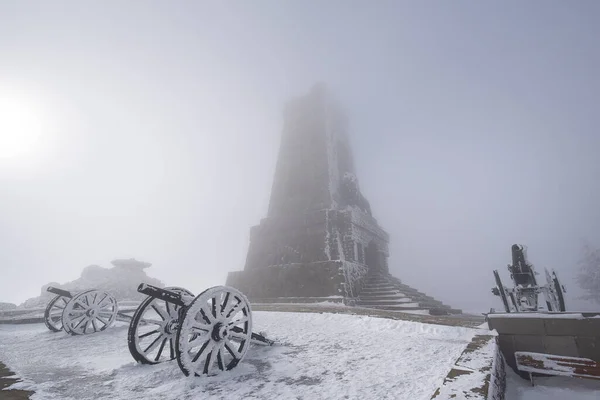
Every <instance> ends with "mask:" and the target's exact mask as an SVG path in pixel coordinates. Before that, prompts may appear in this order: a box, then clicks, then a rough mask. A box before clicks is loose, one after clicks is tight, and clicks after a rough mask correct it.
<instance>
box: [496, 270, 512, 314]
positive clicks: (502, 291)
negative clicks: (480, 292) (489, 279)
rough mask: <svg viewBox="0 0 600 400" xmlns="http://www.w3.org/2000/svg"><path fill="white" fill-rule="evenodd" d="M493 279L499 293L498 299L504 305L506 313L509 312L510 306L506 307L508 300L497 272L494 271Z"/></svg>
mask: <svg viewBox="0 0 600 400" xmlns="http://www.w3.org/2000/svg"><path fill="white" fill-rule="evenodd" d="M494 278H495V279H496V286H497V287H498V291H499V292H500V297H501V298H502V303H503V304H504V309H505V310H506V312H507V313H509V312H510V306H509V305H508V298H507V297H506V290H504V285H503V284H502V280H501V279H500V274H498V271H494Z"/></svg>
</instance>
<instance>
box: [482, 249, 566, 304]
mask: <svg viewBox="0 0 600 400" xmlns="http://www.w3.org/2000/svg"><path fill="white" fill-rule="evenodd" d="M511 251H512V264H509V265H508V271H509V272H510V278H511V280H512V281H513V283H514V287H512V288H507V287H505V286H504V285H503V284H502V280H501V279H500V274H499V273H498V270H494V278H495V280H496V286H495V287H494V288H492V293H493V294H494V295H496V296H500V298H501V299H502V303H503V304H504V309H505V310H506V312H508V313H509V312H523V311H530V312H531V311H538V310H540V309H541V307H540V305H539V298H538V296H539V295H540V294H542V293H543V294H544V297H545V299H546V309H547V311H566V306H565V297H564V293H565V292H566V290H565V287H564V286H563V285H562V284H561V283H560V281H559V280H558V275H557V274H556V271H554V270H552V272H551V273H550V272H548V269H546V268H545V271H546V285H539V284H538V282H537V279H536V275H538V273H537V272H536V271H535V268H534V267H533V265H532V264H531V263H529V262H528V261H527V257H526V249H525V247H524V246H522V245H518V244H514V245H512V247H511Z"/></svg>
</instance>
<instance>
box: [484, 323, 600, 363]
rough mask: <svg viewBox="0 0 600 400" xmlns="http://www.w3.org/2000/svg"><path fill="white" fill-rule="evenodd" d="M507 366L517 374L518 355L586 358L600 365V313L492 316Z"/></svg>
mask: <svg viewBox="0 0 600 400" xmlns="http://www.w3.org/2000/svg"><path fill="white" fill-rule="evenodd" d="M488 324H489V326H490V329H495V330H496V331H497V332H498V335H499V336H498V340H499V344H500V349H501V350H502V353H503V354H504V357H505V359H506V363H507V364H508V365H509V366H510V367H511V368H513V369H514V370H515V371H516V361H515V352H516V351H529V352H533V353H544V354H554V355H558V356H567V357H583V358H589V359H591V360H594V361H597V362H600V313H501V314H489V315H488Z"/></svg>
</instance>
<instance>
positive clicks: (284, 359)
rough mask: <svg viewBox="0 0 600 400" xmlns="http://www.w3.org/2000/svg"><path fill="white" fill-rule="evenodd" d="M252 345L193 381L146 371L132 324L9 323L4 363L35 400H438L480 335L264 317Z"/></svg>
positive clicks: (362, 320)
mask: <svg viewBox="0 0 600 400" xmlns="http://www.w3.org/2000/svg"><path fill="white" fill-rule="evenodd" d="M253 316H254V323H253V324H254V330H255V331H257V332H258V331H262V332H265V333H266V334H267V335H268V337H270V338H273V339H275V340H276V341H277V342H278V344H276V345H274V346H272V347H263V346H253V347H252V348H251V349H250V350H249V351H248V354H247V356H246V358H245V359H244V360H243V361H242V363H240V365H239V366H238V367H237V368H235V369H234V370H232V371H229V372H225V373H221V374H220V375H217V376H213V377H200V378H186V377H184V376H183V374H182V373H181V371H180V370H179V367H178V366H177V363H176V362H174V361H173V362H168V363H164V364H159V365H137V364H136V363H135V362H134V361H133V359H132V358H131V356H130V354H129V351H128V349H127V325H126V324H124V323H119V324H117V326H114V327H111V328H109V329H107V330H106V331H104V332H100V333H96V334H92V335H87V336H69V335H67V334H65V333H63V332H59V333H51V332H49V331H48V330H47V329H46V328H45V327H44V326H43V325H42V324H34V325H0V360H2V361H3V362H4V363H5V364H6V365H7V366H8V367H9V368H10V369H12V370H13V371H14V372H15V373H17V374H18V375H19V376H20V377H21V378H23V379H24V382H22V383H19V384H16V387H19V388H27V389H30V390H34V391H36V394H35V395H34V396H33V399H61V400H69V399H77V400H85V399H99V398H103V399H114V400H125V399H133V398H144V399H191V398H202V399H277V400H284V399H344V398H347V399H378V400H379V399H411V400H419V399H423V400H425V399H430V398H431V395H432V394H433V393H434V391H435V389H436V388H437V387H439V386H440V385H441V383H442V381H443V379H444V377H445V376H446V374H447V373H448V371H449V370H450V369H451V367H452V365H453V364H454V362H455V361H456V359H457V358H458V357H459V355H460V354H461V352H462V351H463V349H464V348H465V346H466V345H467V344H468V343H469V341H470V340H471V338H472V337H473V335H474V334H475V333H476V332H477V330H474V329H468V328H462V327H449V326H441V325H428V324H421V323H416V322H407V321H396V320H390V319H383V318H373V317H366V316H353V315H343V314H327V313H324V314H311V313H282V312H275V313H269V312H255V313H253Z"/></svg>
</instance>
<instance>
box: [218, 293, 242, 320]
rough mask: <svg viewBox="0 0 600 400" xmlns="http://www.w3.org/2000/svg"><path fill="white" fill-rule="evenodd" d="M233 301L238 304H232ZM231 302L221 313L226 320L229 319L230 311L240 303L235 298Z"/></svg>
mask: <svg viewBox="0 0 600 400" xmlns="http://www.w3.org/2000/svg"><path fill="white" fill-rule="evenodd" d="M233 300H238V302H237V303H234V302H233ZM233 300H232V301H231V303H229V306H227V307H226V308H225V311H224V312H223V313H222V315H224V316H225V317H226V318H228V317H229V315H230V314H231V311H232V310H233V308H234V307H237V306H239V305H240V304H241V303H242V302H241V300H240V299H237V298H235V297H234V299H233Z"/></svg>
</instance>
